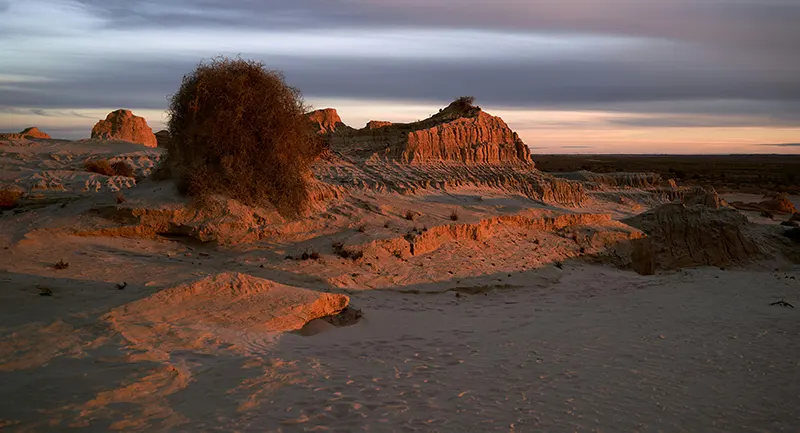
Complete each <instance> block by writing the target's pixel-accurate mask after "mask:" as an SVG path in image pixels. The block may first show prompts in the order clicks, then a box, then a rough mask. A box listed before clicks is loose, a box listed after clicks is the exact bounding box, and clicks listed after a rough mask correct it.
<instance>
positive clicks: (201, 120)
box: [166, 57, 323, 215]
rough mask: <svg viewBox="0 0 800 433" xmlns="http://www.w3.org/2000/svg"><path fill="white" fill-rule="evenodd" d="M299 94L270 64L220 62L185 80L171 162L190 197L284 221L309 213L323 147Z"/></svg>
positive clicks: (173, 103) (175, 109)
mask: <svg viewBox="0 0 800 433" xmlns="http://www.w3.org/2000/svg"><path fill="white" fill-rule="evenodd" d="M306 109H307V107H306V106H305V105H304V103H303V99H302V96H301V95H300V92H299V91H298V90H297V89H294V88H292V87H289V86H287V85H286V83H285V82H284V78H283V75H282V74H281V73H280V72H278V71H272V70H268V69H266V68H265V66H264V64H262V63H260V62H255V61H247V60H242V59H234V60H232V59H228V58H225V57H219V58H216V59H213V60H211V61H210V62H209V63H201V64H199V65H198V66H197V69H195V70H194V71H193V72H191V73H190V74H188V75H186V76H184V77H183V82H182V84H181V87H180V89H179V90H178V92H177V93H175V94H174V95H173V96H172V98H171V100H170V107H169V115H170V119H169V124H168V128H169V135H170V140H169V143H168V145H167V156H166V164H168V165H169V171H170V172H171V174H172V175H173V176H175V177H176V178H177V181H178V186H179V188H180V189H181V191H183V192H184V193H186V194H188V195H191V196H200V197H202V196H207V195H209V194H221V195H224V196H227V197H230V198H233V199H236V200H239V201H241V202H243V203H245V204H248V205H256V206H258V205H263V204H266V203H272V204H273V205H274V206H275V207H276V208H277V209H278V210H279V211H280V212H281V213H283V214H284V215H297V214H299V213H301V212H302V211H303V210H305V209H307V207H308V204H309V201H310V197H309V192H308V187H309V182H310V180H311V171H310V164H311V162H312V161H314V159H316V158H317V156H319V155H320V153H322V151H323V142H322V140H321V138H320V137H319V136H317V134H315V133H314V132H313V130H312V129H311V127H310V124H309V122H308V120H307V118H306V115H305V112H306V111H307V110H306Z"/></svg>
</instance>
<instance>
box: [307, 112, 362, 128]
mask: <svg viewBox="0 0 800 433" xmlns="http://www.w3.org/2000/svg"><path fill="white" fill-rule="evenodd" d="M308 119H309V120H310V121H311V124H312V125H313V127H314V130H315V131H316V132H317V133H318V134H329V133H333V132H343V131H345V130H352V128H350V127H349V126H347V125H345V124H344V122H342V119H341V118H340V117H339V113H337V112H336V110H335V109H333V108H323V109H321V110H315V111H312V112H310V113H308Z"/></svg>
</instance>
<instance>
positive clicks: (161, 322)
mask: <svg viewBox="0 0 800 433" xmlns="http://www.w3.org/2000/svg"><path fill="white" fill-rule="evenodd" d="M349 302H350V299H349V297H347V296H346V295H340V294H333V293H321V292H316V291H313V290H307V289H302V288H299V287H291V286H286V285H283V284H279V283H276V282H274V281H270V280H265V279H262V278H257V277H253V276H250V275H246V274H240V273H236V272H227V273H222V274H217V275H212V276H209V277H205V278H201V279H199V280H196V281H190V282H187V283H185V284H181V285H178V286H174V287H170V288H167V289H165V290H161V291H159V292H157V293H155V294H153V295H150V296H148V297H146V298H142V299H139V300H136V301H134V302H129V303H127V304H125V305H122V306H121V307H118V308H115V309H113V310H111V311H110V312H109V313H108V314H107V315H106V316H104V319H105V320H106V321H107V322H108V323H109V324H110V326H111V327H112V328H113V329H114V330H115V331H117V332H118V333H119V334H120V335H121V336H122V337H123V338H125V339H126V340H127V341H128V342H129V343H130V345H131V346H133V347H136V348H137V349H139V350H144V351H148V352H150V353H151V354H156V355H165V354H166V353H168V352H170V351H172V350H180V349H195V350H213V348H214V347H216V345H217V344H225V345H227V346H231V347H230V349H232V350H236V351H247V350H248V349H250V344H253V343H254V342H253V341H252V338H253V337H254V336H258V335H259V334H260V335H261V336H262V338H263V340H262V341H261V343H262V344H265V343H268V342H269V338H267V337H268V336H269V334H271V333H272V334H275V333H280V332H287V331H294V330H298V329H301V328H302V327H303V326H304V325H305V324H306V323H308V322H310V321H312V320H314V319H318V318H322V317H327V316H332V315H335V314H338V313H340V312H341V311H342V310H344V309H345V308H346V307H347V306H348V304H349ZM209 343H212V344H209ZM214 343H215V344H214Z"/></svg>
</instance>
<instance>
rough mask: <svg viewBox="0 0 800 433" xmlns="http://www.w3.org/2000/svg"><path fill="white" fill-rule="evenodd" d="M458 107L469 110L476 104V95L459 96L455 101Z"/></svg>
mask: <svg viewBox="0 0 800 433" xmlns="http://www.w3.org/2000/svg"><path fill="white" fill-rule="evenodd" d="M454 104H455V105H456V107H458V109H459V110H461V111H469V110H470V109H471V108H472V107H473V106H474V105H473V104H475V97H474V96H459V97H458V98H456V100H455V101H454Z"/></svg>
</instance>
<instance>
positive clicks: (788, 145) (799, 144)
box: [761, 143, 800, 147]
mask: <svg viewBox="0 0 800 433" xmlns="http://www.w3.org/2000/svg"><path fill="white" fill-rule="evenodd" d="M761 146H769V147H800V143H777V144H762V145H761Z"/></svg>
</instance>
